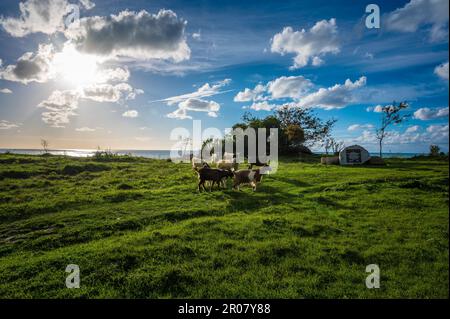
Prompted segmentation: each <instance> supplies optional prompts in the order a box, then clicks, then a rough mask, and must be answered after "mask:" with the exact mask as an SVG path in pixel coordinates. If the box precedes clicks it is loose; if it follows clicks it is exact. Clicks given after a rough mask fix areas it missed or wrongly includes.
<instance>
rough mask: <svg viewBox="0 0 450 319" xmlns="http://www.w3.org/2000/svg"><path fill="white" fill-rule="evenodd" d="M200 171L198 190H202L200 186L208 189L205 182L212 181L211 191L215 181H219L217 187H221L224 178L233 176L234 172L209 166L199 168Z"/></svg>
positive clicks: (198, 171)
mask: <svg viewBox="0 0 450 319" xmlns="http://www.w3.org/2000/svg"><path fill="white" fill-rule="evenodd" d="M197 173H198V190H199V191H200V187H203V189H204V190H205V191H206V187H205V182H206V181H211V184H210V185H209V191H211V190H212V187H213V186H214V183H217V187H219V188H220V183H221V182H222V180H224V179H226V178H228V177H233V172H232V171H230V170H225V169H217V168H209V167H202V168H200V169H198V170H197Z"/></svg>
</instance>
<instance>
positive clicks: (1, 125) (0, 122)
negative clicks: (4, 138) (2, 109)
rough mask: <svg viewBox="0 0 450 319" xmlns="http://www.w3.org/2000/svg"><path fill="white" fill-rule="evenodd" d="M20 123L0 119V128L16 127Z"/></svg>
mask: <svg viewBox="0 0 450 319" xmlns="http://www.w3.org/2000/svg"><path fill="white" fill-rule="evenodd" d="M20 125H21V124H20V123H13V122H9V121H6V120H0V130H10V129H13V128H18V127H19V126H20Z"/></svg>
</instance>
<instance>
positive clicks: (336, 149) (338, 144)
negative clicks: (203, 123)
mask: <svg viewBox="0 0 450 319" xmlns="http://www.w3.org/2000/svg"><path fill="white" fill-rule="evenodd" d="M344 147H345V144H344V142H343V141H336V140H335V139H334V138H332V139H331V149H332V150H333V153H334V155H339V153H340V152H341V151H342V150H343V149H344Z"/></svg>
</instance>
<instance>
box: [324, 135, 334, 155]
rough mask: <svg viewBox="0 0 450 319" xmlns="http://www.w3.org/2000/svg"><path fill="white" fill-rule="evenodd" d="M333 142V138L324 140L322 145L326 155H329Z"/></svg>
mask: <svg viewBox="0 0 450 319" xmlns="http://www.w3.org/2000/svg"><path fill="white" fill-rule="evenodd" d="M332 143H333V138H332V137H330V138H326V139H324V140H323V143H322V146H323V148H324V149H325V155H328V151H329V150H330V149H331V144H332Z"/></svg>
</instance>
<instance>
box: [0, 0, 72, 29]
mask: <svg viewBox="0 0 450 319" xmlns="http://www.w3.org/2000/svg"><path fill="white" fill-rule="evenodd" d="M19 9H20V16H19V17H18V18H3V17H1V18H0V25H1V26H2V27H3V28H4V29H5V31H6V32H8V33H9V34H10V35H11V36H13V37H24V36H26V35H28V34H30V33H36V32H42V33H45V34H49V35H50V34H53V33H55V32H61V31H63V29H64V16H65V15H67V14H68V13H69V12H71V9H70V7H69V3H68V2H67V0H27V1H24V2H20V3H19Z"/></svg>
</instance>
